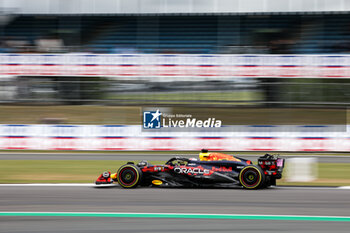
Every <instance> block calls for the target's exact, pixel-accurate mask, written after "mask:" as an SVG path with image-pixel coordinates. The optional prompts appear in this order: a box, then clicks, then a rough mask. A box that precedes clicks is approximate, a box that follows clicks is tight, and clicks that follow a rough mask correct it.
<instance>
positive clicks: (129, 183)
mask: <svg viewBox="0 0 350 233" xmlns="http://www.w3.org/2000/svg"><path fill="white" fill-rule="evenodd" d="M117 174H118V176H117V180H118V183H119V185H120V186H122V187H123V188H135V187H137V185H139V184H140V182H141V178H142V171H141V170H140V168H138V167H137V166H135V165H132V164H126V165H123V166H121V167H120V168H119V170H118V172H117Z"/></svg>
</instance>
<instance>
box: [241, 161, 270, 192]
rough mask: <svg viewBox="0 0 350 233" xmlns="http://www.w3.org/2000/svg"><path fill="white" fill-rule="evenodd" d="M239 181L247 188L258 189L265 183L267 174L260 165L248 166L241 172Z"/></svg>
mask: <svg viewBox="0 0 350 233" xmlns="http://www.w3.org/2000/svg"><path fill="white" fill-rule="evenodd" d="M239 182H240V183H241V185H242V186H243V187H244V188H246V189H258V188H261V187H263V185H264V182H265V174H264V172H263V171H262V169H261V168H260V167H257V166H247V167H245V168H243V169H242V170H241V172H240V173H239Z"/></svg>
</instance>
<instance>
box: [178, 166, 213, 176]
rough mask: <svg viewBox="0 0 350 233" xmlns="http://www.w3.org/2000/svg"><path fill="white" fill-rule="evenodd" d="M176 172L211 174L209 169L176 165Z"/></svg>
mask: <svg viewBox="0 0 350 233" xmlns="http://www.w3.org/2000/svg"><path fill="white" fill-rule="evenodd" d="M174 172H176V173H179V174H209V173H210V170H208V169H203V170H202V169H200V168H196V167H195V168H192V167H190V168H187V167H175V168H174Z"/></svg>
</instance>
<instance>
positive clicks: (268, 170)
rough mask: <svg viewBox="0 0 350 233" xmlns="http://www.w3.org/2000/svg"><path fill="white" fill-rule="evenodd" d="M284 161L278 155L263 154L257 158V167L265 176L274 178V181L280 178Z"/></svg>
mask: <svg viewBox="0 0 350 233" xmlns="http://www.w3.org/2000/svg"><path fill="white" fill-rule="evenodd" d="M284 162H285V160H284V159H283V158H280V157H279V156H278V155H270V154H265V155H264V156H262V157H259V158H258V165H259V166H260V167H261V169H262V170H263V171H264V173H265V175H267V176H274V177H275V178H276V179H280V178H282V171H283V168H284Z"/></svg>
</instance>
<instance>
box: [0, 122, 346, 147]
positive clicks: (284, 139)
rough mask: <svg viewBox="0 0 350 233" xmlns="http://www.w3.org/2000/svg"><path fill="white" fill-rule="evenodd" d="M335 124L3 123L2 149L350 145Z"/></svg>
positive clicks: (1, 133) (0, 131) (0, 127)
mask: <svg viewBox="0 0 350 233" xmlns="http://www.w3.org/2000/svg"><path fill="white" fill-rule="evenodd" d="M229 127H231V129H230V130H227V128H229ZM335 129H337V127H335V126H332V125H328V126H314V127H309V126H273V127H272V126H270V127H260V126H253V125H252V126H249V125H247V126H226V127H225V131H217V132H210V131H203V132H198V131H189V132H162V131H152V132H148V131H142V128H141V126H138V125H130V126H128V125H125V126H121V125H0V149H18V150H20V149H30V150H200V149H201V148H207V149H210V150H235V151H350V139H349V138H350V135H349V133H347V131H345V130H344V131H337V130H335Z"/></svg>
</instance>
